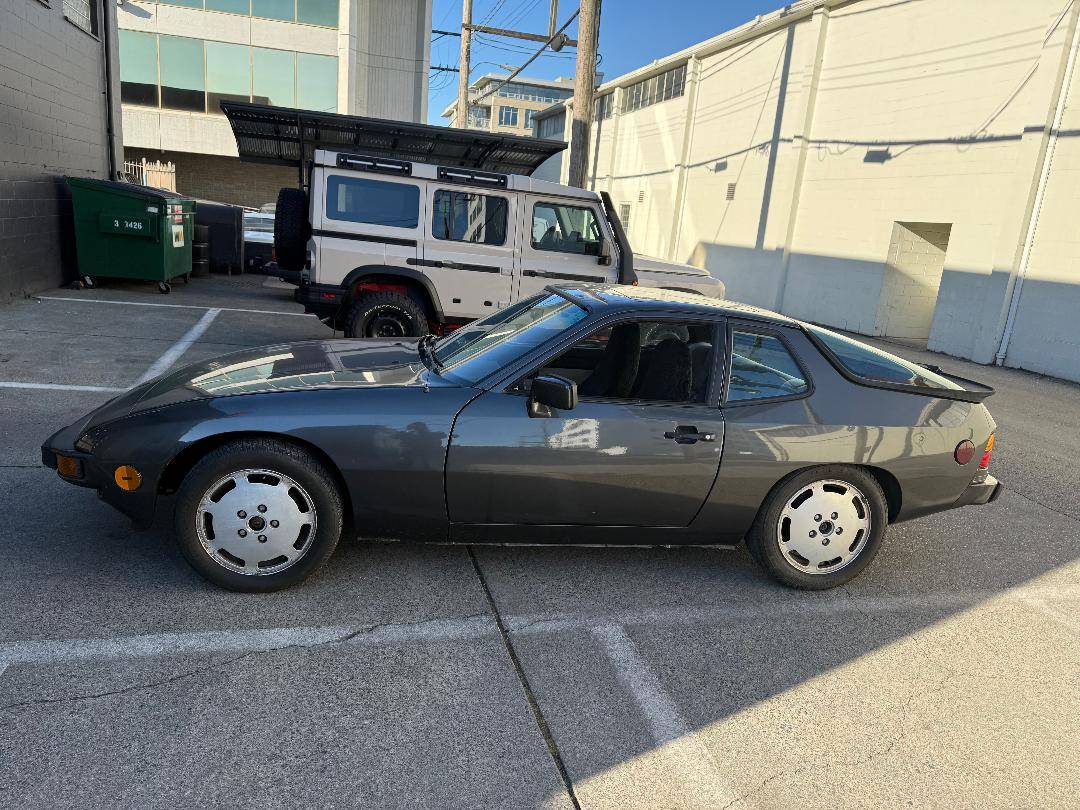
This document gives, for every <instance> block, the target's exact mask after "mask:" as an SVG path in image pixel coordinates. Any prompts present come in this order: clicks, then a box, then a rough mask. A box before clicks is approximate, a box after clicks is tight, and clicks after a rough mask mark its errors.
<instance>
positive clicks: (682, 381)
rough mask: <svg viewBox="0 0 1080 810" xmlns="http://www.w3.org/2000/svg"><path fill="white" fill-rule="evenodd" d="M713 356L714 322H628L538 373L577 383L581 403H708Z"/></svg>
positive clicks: (605, 331) (574, 348)
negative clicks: (706, 399)
mask: <svg viewBox="0 0 1080 810" xmlns="http://www.w3.org/2000/svg"><path fill="white" fill-rule="evenodd" d="M713 358H714V354H713V327H712V326H711V325H710V324H704V323H681V322H678V321H630V322H627V323H620V324H616V325H615V326H609V327H605V328H603V329H599V330H597V331H596V332H593V333H592V334H590V335H589V336H588V337H586V338H583V339H581V340H579V341H578V342H577V343H575V344H574V345H573V346H571V347H570V348H569V349H567V350H566V351H565V352H563V353H562V354H560V355H559V356H558V357H556V358H554V359H553V360H550V361H549V362H548V363H546V364H545V365H544V367H543V368H541V369H538V370H537V372H536V373H537V374H556V375H558V376H560V377H566V378H567V379H571V380H573V381H574V382H576V383H577V385H578V394H579V396H581V397H582V398H583V399H630V400H643V401H648V402H657V401H659V402H683V403H690V402H705V398H706V396H707V394H708V391H709V379H710V376H711V373H712V368H713ZM527 382H528V381H526V383H527Z"/></svg>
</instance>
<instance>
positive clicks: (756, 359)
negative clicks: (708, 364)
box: [727, 329, 810, 403]
mask: <svg viewBox="0 0 1080 810" xmlns="http://www.w3.org/2000/svg"><path fill="white" fill-rule="evenodd" d="M729 368H730V369H731V371H730V374H729V377H728V388H727V402H729V403H730V402H748V401H751V400H758V399H774V398H776V397H790V396H798V395H799V394H805V393H806V392H807V391H809V390H810V385H809V383H808V382H807V381H806V376H805V372H804V371H803V370H802V367H801V366H799V363H798V361H796V360H795V358H794V357H793V356H792V354H791V352H790V351H789V350H788V348H787V346H786V345H785V344H784V341H782V340H781V339H780V338H779V337H778V336H777V335H767V334H761V333H758V332H750V331H740V330H738V329H735V330H733V331H732V333H731V363H729Z"/></svg>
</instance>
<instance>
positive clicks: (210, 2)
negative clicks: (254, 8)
mask: <svg viewBox="0 0 1080 810" xmlns="http://www.w3.org/2000/svg"><path fill="white" fill-rule="evenodd" d="M206 8H207V10H208V11H227V12H229V13H230V14H251V0H206Z"/></svg>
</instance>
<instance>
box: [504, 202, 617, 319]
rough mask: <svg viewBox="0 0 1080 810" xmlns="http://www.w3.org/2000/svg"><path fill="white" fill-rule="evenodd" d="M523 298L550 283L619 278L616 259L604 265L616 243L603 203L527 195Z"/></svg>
mask: <svg viewBox="0 0 1080 810" xmlns="http://www.w3.org/2000/svg"><path fill="white" fill-rule="evenodd" d="M524 203H525V205H524V209H525V210H524V211H523V216H522V225H521V227H522V234H521V262H520V266H519V274H518V279H517V296H518V297H519V298H521V297H524V296H528V295H534V294H536V293H538V292H539V291H540V290H542V289H543V288H544V287H546V286H547V285H548V284H552V283H559V282H563V283H565V282H567V281H583V282H595V283H611V284H614V283H616V282H617V281H618V275H619V274H618V271H617V269H616V267H615V266H614V264H611V263H608V264H604V263H603V262H604V261H610V260H608V259H604V258H603V257H605V256H610V255H611V253H612V248H613V246H612V244H611V240H610V237H609V236H608V234H607V232H606V230H605V227H604V225H603V222H604V218H603V215H602V214H601V212H600V210H599V208H598V207H597V206H596V205H594V204H593V203H592V202H591V201H589V200H577V199H574V200H567V199H560V198H558V197H539V196H536V195H533V194H530V195H527V196H525V197H524Z"/></svg>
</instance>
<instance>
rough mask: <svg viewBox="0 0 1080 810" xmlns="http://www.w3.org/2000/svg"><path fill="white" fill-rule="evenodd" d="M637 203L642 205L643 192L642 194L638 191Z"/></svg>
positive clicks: (643, 199)
mask: <svg viewBox="0 0 1080 810" xmlns="http://www.w3.org/2000/svg"><path fill="white" fill-rule="evenodd" d="M637 201H638V202H639V203H643V202H645V192H644V191H639V192H638V193H637Z"/></svg>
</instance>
